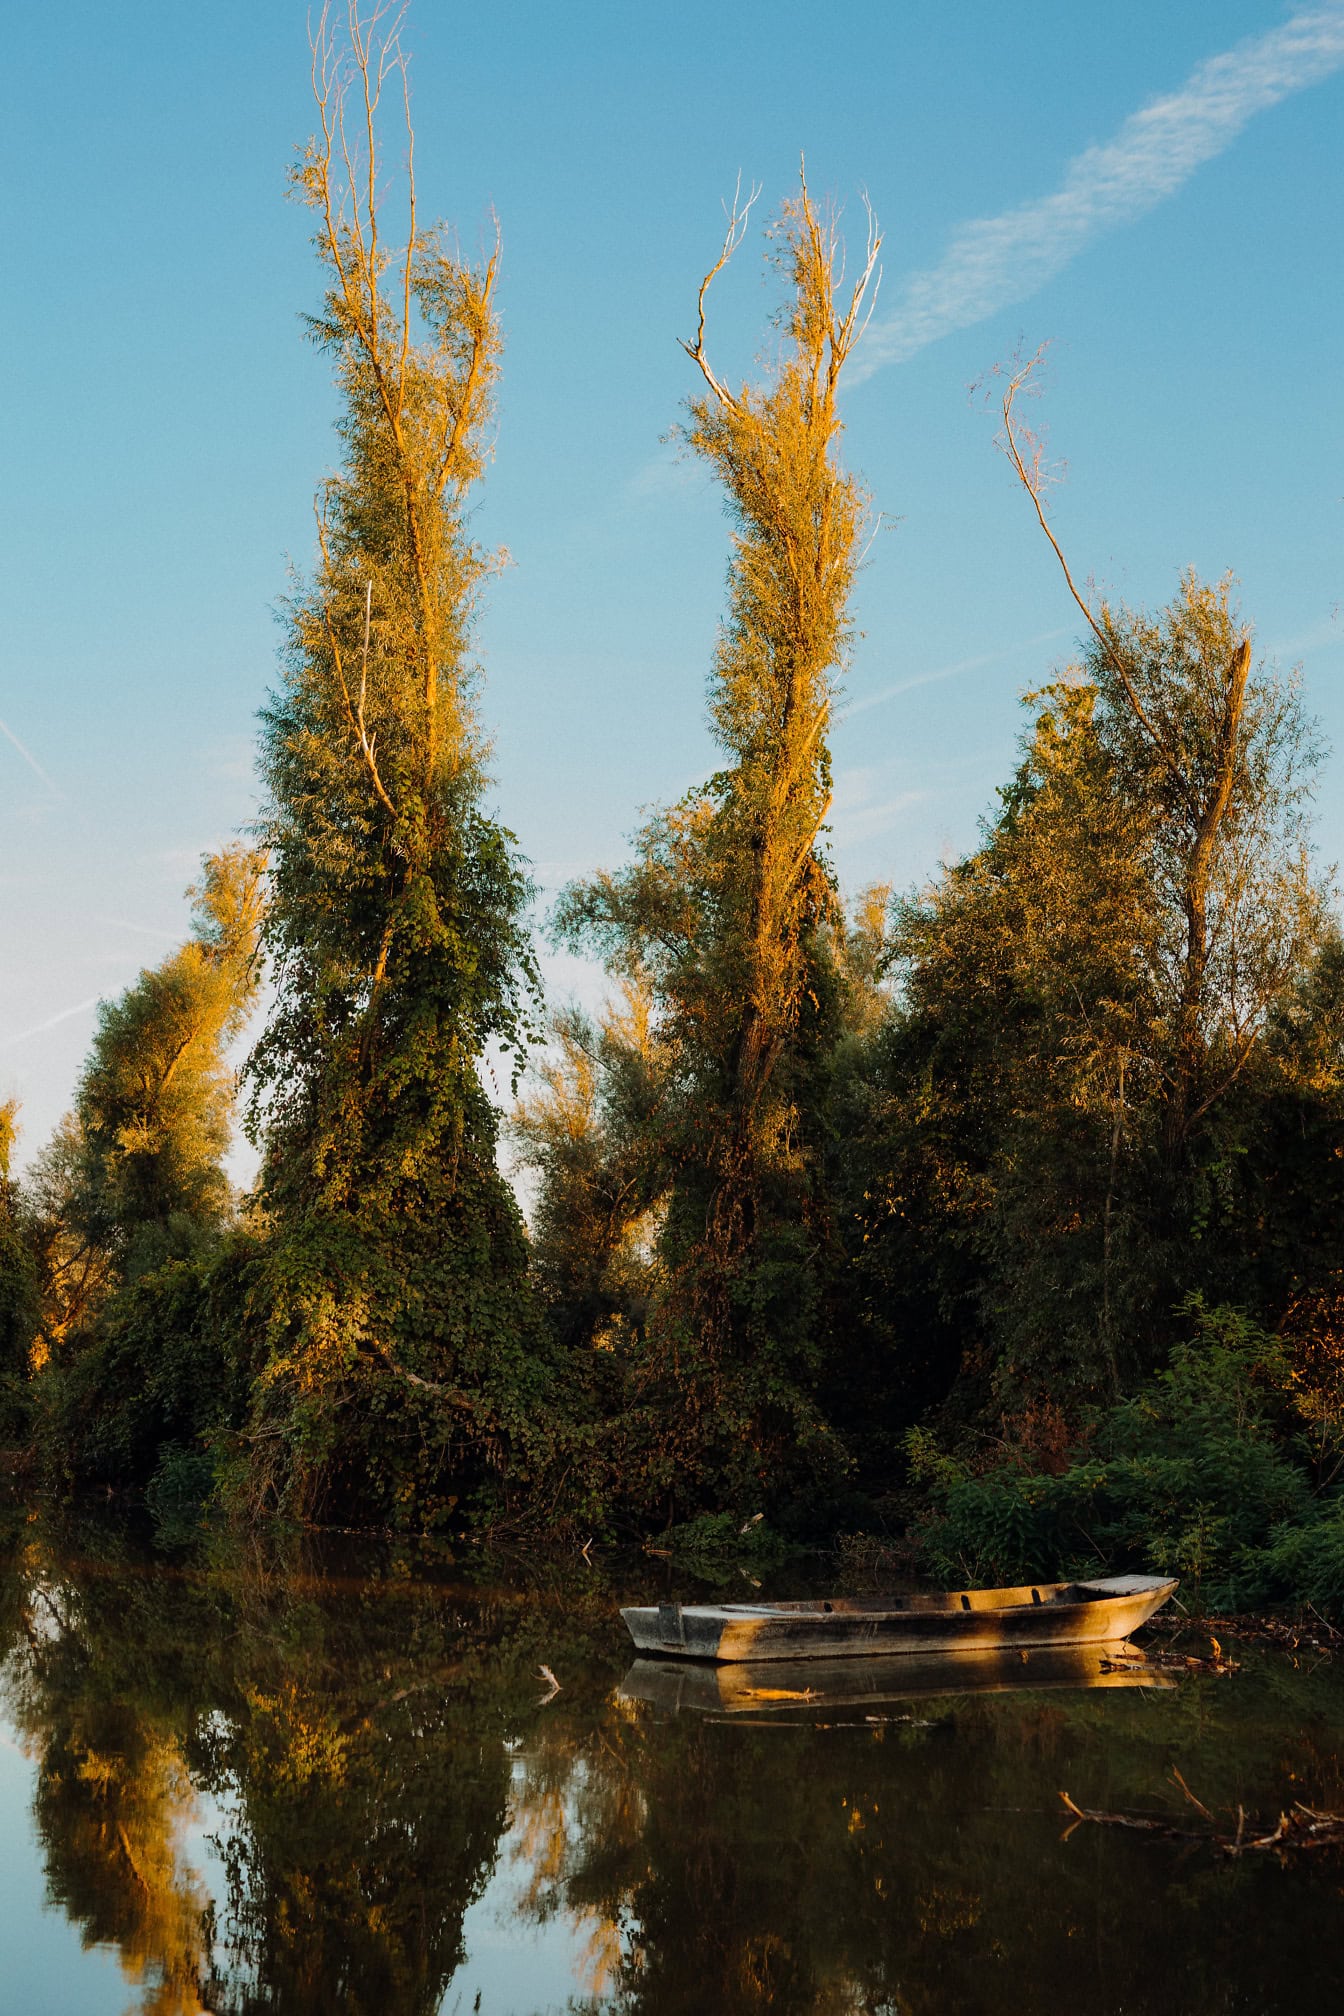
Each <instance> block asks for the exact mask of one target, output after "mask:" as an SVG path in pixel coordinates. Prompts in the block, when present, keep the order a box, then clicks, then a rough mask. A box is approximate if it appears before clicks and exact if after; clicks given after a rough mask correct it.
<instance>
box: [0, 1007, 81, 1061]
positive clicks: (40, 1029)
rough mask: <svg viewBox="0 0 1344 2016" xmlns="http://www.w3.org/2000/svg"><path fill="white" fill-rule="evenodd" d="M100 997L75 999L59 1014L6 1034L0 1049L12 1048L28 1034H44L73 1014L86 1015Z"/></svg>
mask: <svg viewBox="0 0 1344 2016" xmlns="http://www.w3.org/2000/svg"><path fill="white" fill-rule="evenodd" d="M102 998H103V997H102V995H101V994H90V996H89V998H88V1000H87V1001H76V1003H75V1005H74V1007H73V1008H62V1010H61V1012H60V1014H59V1015H49V1016H48V1017H47V1019H46V1021H45V1022H35V1023H34V1024H33V1026H32V1028H31V1029H21V1030H20V1031H19V1033H18V1035H17V1036H7V1037H6V1038H5V1040H4V1042H3V1043H0V1050H12V1049H13V1048H14V1046H15V1044H16V1043H26V1042H27V1041H28V1038H29V1037H30V1036H42V1035H45V1033H46V1031H47V1030H48V1029H55V1028H56V1027H57V1025H58V1024H59V1023H61V1022H69V1021H70V1020H71V1018H72V1017H73V1016H75V1015H87V1014H88V1012H89V1010H90V1008H96V1007H97V1006H98V1003H99V1002H100V1001H101V1000H102Z"/></svg>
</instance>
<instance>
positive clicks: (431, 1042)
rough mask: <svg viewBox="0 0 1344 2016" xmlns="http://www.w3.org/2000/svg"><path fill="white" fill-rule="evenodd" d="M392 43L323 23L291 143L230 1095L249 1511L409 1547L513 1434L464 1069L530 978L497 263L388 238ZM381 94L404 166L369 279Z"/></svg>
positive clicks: (360, 28)
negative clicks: (496, 785)
mask: <svg viewBox="0 0 1344 2016" xmlns="http://www.w3.org/2000/svg"><path fill="white" fill-rule="evenodd" d="M399 20H400V17H399V16H398V17H396V18H395V19H394V20H392V21H391V22H390V23H389V20H388V18H387V16H386V15H385V12H382V11H374V12H372V13H368V14H365V13H362V12H361V9H360V7H359V6H358V4H356V0H352V4H351V5H350V7H349V9H348V12H347V14H346V17H345V22H344V26H343V28H342V29H341V30H339V31H338V29H337V26H336V24H335V21H334V18H333V16H332V14H331V12H330V11H329V10H328V11H324V13H323V15H322V17H321V21H320V24H319V27H318V31H317V35H316V39H315V42H314V60H313V84H314V94H315V99H316V105H317V113H318V121H319V133H318V136H317V137H316V139H314V140H313V141H312V142H310V143H309V146H308V147H307V149H306V151H305V152H304V154H303V156H302V158H301V160H300V162H299V164H298V167H297V169H296V171H295V177H294V187H295V191H296V194H297V195H298V197H299V198H300V200H301V201H302V202H303V203H305V204H306V205H307V206H308V208H309V209H310V210H311V212H312V213H313V215H314V217H315V219H316V226H317V229H316V236H315V241H314V242H315V245H316V249H317V254H318V258H319V260H320V262H321V265H322V269H323V275H324V279H325V283H326V292H325V298H324V302H323V306H322V309H321V311H320V312H319V313H318V314H317V315H315V316H314V317H312V318H311V320H310V323H309V330H310V334H311V336H312V339H313V341H314V342H315V343H316V344H317V345H318V347H319V349H320V350H321V351H322V352H323V354H324V355H325V356H326V357H328V358H329V359H330V360H331V362H332V365H333V368H334V372H335V377H336V382H337V385H338V388H339V391H340V395H341V399H342V413H341V418H340V420H339V422H338V430H337V431H338V434H339V438H340V443H341V462H340V467H339V469H338V471H337V472H336V474H334V475H333V476H332V477H330V478H329V479H328V480H327V481H326V482H325V483H324V484H323V486H322V488H321V490H320V492H319V495H318V501H317V530H318V546H319V557H318V560H317V564H316V566H315V568H314V571H313V573H312V575H311V577H310V578H309V579H308V580H307V581H306V582H303V583H301V584H299V585H298V587H297V588H296V590H295V592H294V594H293V597H292V599H291V601H290V604H289V609H288V627H289V636H288V646H287V651H286V656H285V664H284V675H283V679H282V682H281V685H280V689H279V691H278V692H277V693H276V695H275V697H274V699H273V700H272V702H271V704H270V706H269V707H268V708H267V710H266V712H265V713H264V715H263V717H262V735H261V764H262V773H263V778H264V781H265V786H266V791H267V803H266V808H265V811H264V814H263V818H262V832H263V834H264V837H265V842H266V845H267V847H268V849H269V852H270V861H271V868H270V903H269V908H268V916H267V926H266V940H267V946H268V949H269V951H270V954H271V958H272V961H273V967H274V974H275V981H276V999H275V1004H274V1008H273V1011H272V1013H271V1016H270V1019H269V1022H268V1025H267V1028H266V1031H265V1034H264V1036H263V1038H262V1040H261V1042H260V1044H259V1045H258V1048H257V1050H256V1052H255V1053H254V1056H253V1059H252V1063H251V1067H250V1070H251V1079H252V1089H253V1094H254V1105H253V1115H254V1125H255V1126H256V1127H257V1128H259V1130H260V1133H261V1137H262V1139H263V1141H264V1148H265V1161H264V1169H263V1177H262V1195H263V1197H264V1200H265V1203H266V1206H267V1208H268V1210H269V1212H270V1213H271V1215H272V1219H273V1224H274V1242H273V1249H272V1253H271V1259H270V1263H269V1266H270V1272H269V1288H268V1290H267V1293H268V1296H269V1309H270V1316H269V1331H268V1345H267V1365H266V1369H265V1372H264V1374H263V1378H262V1381H261V1385H260V1387H259V1389H258V1396H257V1408H258V1422H257V1427H256V1439H255V1440H254V1442H253V1445H252V1446H253V1449H254V1450H255V1451H265V1452H267V1459H268V1460H267V1463H266V1464H265V1465H264V1466H262V1467H260V1468H259V1469H256V1475H255V1480H254V1481H255V1483H256V1486H257V1491H258V1500H259V1502H268V1501H270V1500H271V1499H273V1497H274V1496H275V1495H277V1494H278V1495H279V1496H280V1497H281V1498H283V1499H284V1501H285V1502H286V1503H287V1504H289V1505H291V1506H296V1507H300V1508H307V1509H312V1508H314V1507H315V1506H316V1505H317V1504H318V1503H319V1502H321V1503H325V1504H326V1505H327V1506H328V1507H332V1506H335V1505H337V1504H343V1505H345V1506H346V1508H347V1509H349V1508H352V1507H354V1506H356V1505H359V1506H362V1507H363V1508H364V1510H365V1511H366V1512H370V1513H376V1514H377V1516H393V1515H394V1514H395V1516H397V1517H399V1518H405V1519H409V1520H415V1519H419V1518H422V1517H427V1516H430V1511H431V1509H432V1506H433V1504H434V1503H436V1502H438V1503H441V1500H442V1496H443V1494H444V1493H447V1494H448V1495H453V1496H455V1495H457V1493H458V1492H459V1491H460V1489H461V1488H463V1486H462V1482H461V1479H462V1478H464V1477H465V1476H466V1475H467V1474H468V1473H469V1472H470V1473H471V1474H472V1475H474V1476H476V1477H477V1478H479V1476H480V1474H481V1469H482V1465H484V1466H485V1467H486V1468H489V1467H491V1466H492V1465H493V1466H496V1467H497V1466H498V1464H499V1463H500V1462H501V1461H502V1460H503V1457H502V1452H503V1449H504V1447H505V1444H506V1443H507V1442H508V1441H509V1438H510V1436H515V1439H516V1434H517V1433H520V1432H522V1431H523V1429H524V1428H525V1425H526V1422H527V1418H528V1413H529V1405H530V1396H531V1394H532V1390H533V1389H532V1384H531V1383H530V1382H532V1380H533V1379H534V1377H535V1373H536V1367H535V1366H534V1365H533V1364H531V1363H530V1362H529V1360H530V1354H531V1350H532V1346H533V1343H534V1341H535V1330H534V1325H533V1320H532V1315H531V1301H530V1297H529V1289H528V1284H527V1281H526V1249H525V1242H524V1236H523V1230H522V1224H521V1220H520V1218H519V1214H518V1211H517V1207H516V1205H515V1202H514V1199H513V1196H512V1193H511V1191H510V1190H509V1188H508V1186H507V1184H506V1183H505V1181H504V1180H503V1178H502V1177H501V1175H500V1174H499V1172H498V1170H497V1168H496V1165H495V1146H496V1132H497V1121H496V1115H495V1111H494V1109H493V1107H492V1105H491V1103H490V1100H489V1099H488V1097H487V1096H486V1093H485V1091H484V1089H483V1087H482V1083H481V1077H480V1068H481V1064H482V1059H483V1057H484V1056H485V1053H486V1051H487V1047H488V1046H499V1047H502V1048H503V1049H504V1050H505V1051H506V1052H507V1051H509V1050H513V1051H515V1052H517V1051H518V1050H519V1048H520V1047H521V1045H522V1044H523V1042H524V1040H525V1035H526V1015H527V1011H528V1001H529V998H530V989H531V987H532V985H533V968H532V960H531V953H530V950H529V946H528V941H527V937H526V932H525V926H524V921H523V913H524V907H525V904H526V900H527V896H528V884H527V881H526V877H525V875H524V873H523V870H522V868H521V866H520V864H519V861H518V859H517V856H516V853H515V851H514V846H513V841H512V836H511V835H510V834H509V833H507V832H506V831H505V830H504V829H503V828H502V827H501V826H499V825H498V824H497V823H496V822H495V821H494V820H493V819H492V818H491V817H490V816H489V815H488V814H487V812H486V810H485V806H484V801H485V792H486V782H487V780H486V777H485V774H484V770H483V767H482V766H483V755H484V748H483V741H482V736H481V732H480V729H479V727H478V725H477V720H476V715H475V710H474V705H473V689H474V684H475V672H474V666H473V661H472V656H471V636H472V623H473V617H474V614H475V610H476V605H477V598H478V595H479V592H480V589H481V585H482V583H483V581H484V579H485V578H486V576H487V574H488V573H489V571H490V567H491V558H490V556H489V555H488V554H486V553H485V552H483V551H482V549H481V548H480V546H479V545H478V544H477V543H476V541H475V540H474V539H473V538H472V536H471V532H470V525H469V513H470V506H471V499H472V494H473V491H474V488H475V486H476V485H477V483H478V482H479V479H480V477H481V474H482V470H483V467H484V463H485V460H486V457H487V454H488V451H489V439H490V423H491V414H492V406H493V399H494V391H495V382H496V375H497V370H498V360H499V351H500V337H499V324H498V315H497V311H496V304H495V290H496V281H497V275H498V265H499V246H498V241H497V239H496V242H495V244H494V245H493V247H492V248H491V249H490V251H489V252H488V254H487V255H486V256H485V257H484V259H483V260H481V261H479V262H477V263H472V262H470V261H468V260H464V259H463V258H461V257H460V256H459V255H458V253H457V252H456V250H455V249H454V246H453V244H452V241H451V240H450V238H449V236H448V235H447V233H446V232H445V231H444V230H443V229H442V227H438V226H436V227H432V228H426V227H425V226H424V225H423V224H422V223H421V221H420V217H419V211H418V207H417V190H416V181H415V157H414V134H413V131H412V128H411V125H410V115H409V97H408V93H407V77H406V64H405V60H404V57H403V55H402V53H401V50H400V46H399V44H398V41H397V26H398V24H399ZM389 91H391V92H393V93H394V94H395V97H396V100H397V104H398V106H399V108H400V109H401V110H402V111H404V113H405V116H406V136H407V148H408V157H407V158H408V171H407V178H406V183H405V200H406V207H405V213H404V217H403V219H402V225H403V232H404V236H403V242H402V243H401V245H400V246H399V247H398V248H397V249H395V250H393V249H392V248H391V247H390V246H389V244H388V237H387V232H388V223H387V213H386V210H385V208H384V207H383V189H382V175H383V170H382V164H381V160H380V156H379V123H380V116H381V112H382V106H383V99H384V95H385V93H387V92H389ZM375 1431H376V1432H375ZM473 1465H475V1466H476V1467H475V1470H474V1471H473V1469H472V1466H473ZM254 1468H255V1466H254ZM436 1493H437V1494H438V1498H437V1499H436V1495H435V1494H436Z"/></svg>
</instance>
